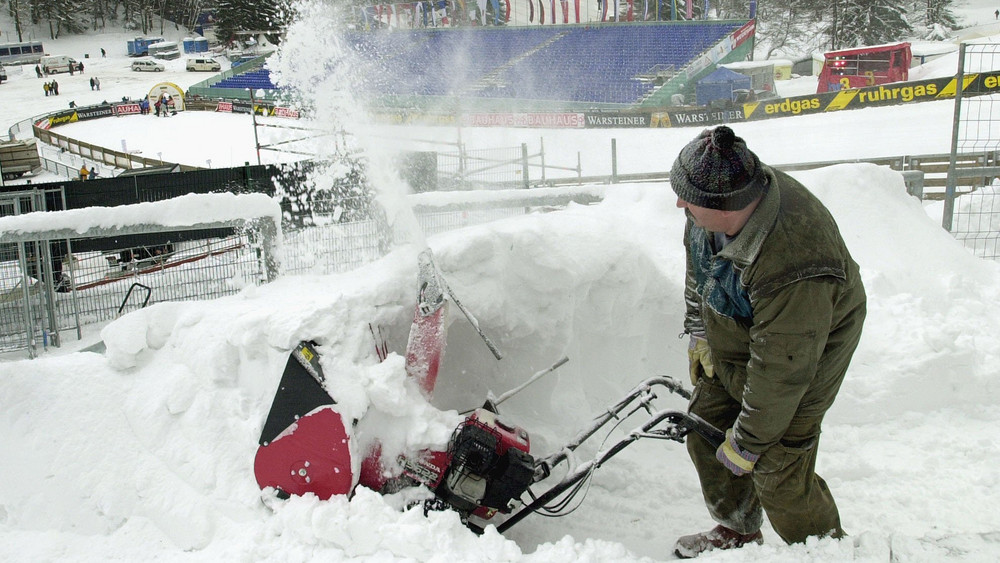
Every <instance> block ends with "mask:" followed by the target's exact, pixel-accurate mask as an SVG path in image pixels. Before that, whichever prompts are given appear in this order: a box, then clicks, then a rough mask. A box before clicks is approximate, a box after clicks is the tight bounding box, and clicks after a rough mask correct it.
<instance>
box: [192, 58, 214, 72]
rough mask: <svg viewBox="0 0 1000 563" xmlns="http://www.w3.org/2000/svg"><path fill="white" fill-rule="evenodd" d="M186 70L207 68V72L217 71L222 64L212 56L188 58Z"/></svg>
mask: <svg viewBox="0 0 1000 563" xmlns="http://www.w3.org/2000/svg"><path fill="white" fill-rule="evenodd" d="M187 69H188V70H207V71H209V72H218V71H220V70H222V65H221V64H219V61H217V60H215V59H213V58H210V57H209V58H204V59H188V60H187Z"/></svg>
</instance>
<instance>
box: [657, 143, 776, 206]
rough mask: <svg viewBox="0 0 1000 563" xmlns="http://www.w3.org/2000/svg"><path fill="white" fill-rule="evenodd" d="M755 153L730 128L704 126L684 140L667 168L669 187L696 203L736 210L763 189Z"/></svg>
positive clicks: (764, 187) (680, 196)
mask: <svg viewBox="0 0 1000 563" xmlns="http://www.w3.org/2000/svg"><path fill="white" fill-rule="evenodd" d="M767 185H768V180H767V175H766V174H765V173H764V169H763V167H762V166H761V164H760V159H758V158H757V155H755V154H754V153H753V151H751V150H750V149H748V148H747V145H746V142H744V141H743V139H741V138H739V137H737V136H736V133H734V132H733V130H732V129H730V128H729V127H726V126H725V125H721V126H719V127H716V128H715V129H706V130H704V131H702V132H701V134H699V135H698V136H697V137H695V139H694V140H693V141H691V142H690V143H688V144H687V146H685V147H684V148H683V149H681V153H680V154H679V155H678V156H677V160H675V161H674V166H673V168H671V169H670V187H672V188H673V189H674V193H676V194H677V197H679V198H680V199H682V200H684V201H686V202H688V203H690V204H692V205H697V206H698V207H706V208H708V209H718V210H721V211H736V210H739V209H743V208H745V207H746V206H748V205H750V204H751V203H752V202H753V201H754V200H755V199H757V198H758V197H760V196H761V195H763V194H764V192H765V191H767Z"/></svg>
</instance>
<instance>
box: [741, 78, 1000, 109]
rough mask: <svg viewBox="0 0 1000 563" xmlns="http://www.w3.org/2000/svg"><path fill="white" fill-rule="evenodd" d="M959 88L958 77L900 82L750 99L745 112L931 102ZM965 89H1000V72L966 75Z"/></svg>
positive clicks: (988, 91) (971, 93) (971, 91)
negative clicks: (786, 96) (788, 96)
mask: <svg viewBox="0 0 1000 563" xmlns="http://www.w3.org/2000/svg"><path fill="white" fill-rule="evenodd" d="M957 87H958V83H957V81H956V79H955V78H954V77H945V78H933V79H930V80H917V81H913V82H896V83H892V84H881V85H879V86H868V87H866V88H851V89H849V90H840V91H839V92H824V93H822V94H812V95H806V96H795V97H793V98H783V99H777V100H764V101H759V102H750V103H746V104H743V113H744V114H745V119H746V120H747V121H754V120H758V119H768V118H771V117H787V116H789V115H800V114H808V113H824V112H831V111H840V110H845V109H861V108H866V107H876V106H889V105H895V104H905V103H911V102H929V101H933V100H941V99H948V98H954V97H955V92H956V91H957ZM962 92H963V93H962V95H963V96H978V95H982V94H994V93H997V92H1000V72H990V73H979V74H968V75H966V76H965V77H964V80H963V81H962Z"/></svg>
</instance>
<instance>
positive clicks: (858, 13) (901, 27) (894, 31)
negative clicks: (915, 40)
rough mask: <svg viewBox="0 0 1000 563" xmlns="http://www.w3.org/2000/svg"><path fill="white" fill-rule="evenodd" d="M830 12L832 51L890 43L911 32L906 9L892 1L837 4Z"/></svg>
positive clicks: (842, 1)
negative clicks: (831, 14)
mask: <svg viewBox="0 0 1000 563" xmlns="http://www.w3.org/2000/svg"><path fill="white" fill-rule="evenodd" d="M832 8H833V19H832V21H831V24H830V28H829V29H830V37H831V38H832V46H833V48H834V49H846V48H850V47H859V46H862V45H878V44H881V43H891V42H893V41H899V40H900V39H902V38H904V37H906V36H908V35H909V34H911V33H912V32H913V28H912V27H911V26H910V23H909V22H908V21H907V19H906V8H905V7H904V6H903V3H902V2H899V1H896V0H838V1H835V2H833V5H832Z"/></svg>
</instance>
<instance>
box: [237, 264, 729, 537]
mask: <svg viewBox="0 0 1000 563" xmlns="http://www.w3.org/2000/svg"><path fill="white" fill-rule="evenodd" d="M419 264H420V275H419V278H420V279H419V290H418V300H417V306H416V308H415V312H414V320H413V324H412V325H411V328H410V335H409V339H408V342H407V350H406V371H407V374H408V375H409V376H411V377H414V378H416V380H417V382H418V383H419V384H420V385H421V388H422V389H423V391H424V392H425V393H426V394H427V395H430V393H431V391H432V390H433V387H434V382H435V380H436V378H437V371H438V366H439V362H440V359H441V355H442V353H443V350H444V320H445V315H446V313H447V305H448V302H449V300H450V301H451V302H452V303H455V305H456V306H457V307H458V308H459V309H460V310H461V311H462V312H463V313H464V314H465V316H466V317H467V318H468V319H469V322H470V323H471V324H472V325H473V327H474V328H475V330H476V331H477V332H478V333H479V334H480V336H482V338H483V340H484V341H485V342H486V343H487V346H488V347H489V348H490V350H491V351H492V352H493V354H494V356H495V357H496V358H497V359H498V360H499V359H500V358H501V354H500V352H499V350H498V349H497V347H496V346H495V345H494V344H493V343H492V342H491V341H490V340H489V338H487V337H486V335H485V334H484V333H483V332H482V330H481V329H480V328H479V323H478V322H477V321H476V319H475V317H473V316H472V314H471V313H470V312H469V311H468V310H467V309H466V308H465V307H464V306H463V305H462V304H461V302H459V301H458V300H457V299H456V298H455V295H454V293H453V292H452V291H451V288H450V287H448V285H447V283H446V282H445V281H444V279H443V277H442V276H441V274H440V272H439V271H438V270H437V267H436V266H435V264H434V261H433V257H432V255H431V253H430V250H425V251H424V252H422V253H421V254H420V256H419ZM373 334H374V331H373ZM315 346H316V345H315V343H312V342H302V343H300V344H299V346H298V347H297V348H296V349H295V350H294V351H293V352H292V354H291V357H290V358H289V360H288V363H287V364H286V366H285V371H284V373H283V374H282V377H281V381H280V382H279V384H278V391H277V393H276V394H275V397H274V401H273V402H272V404H271V410H270V412H269V413H268V416H267V419H266V420H265V422H264V428H263V431H262V432H261V436H260V440H259V443H260V447H259V448H258V450H257V456H256V458H255V460H254V473H255V475H256V478H257V483H258V484H259V485H260V487H261V488H262V489H264V490H265V493H264V498H265V499H270V498H274V497H277V498H288V497H289V496H290V495H305V494H308V493H312V494H315V495H316V496H317V497H319V498H321V499H327V498H329V497H331V496H333V495H337V494H350V493H351V491H352V487H353V472H352V465H351V453H350V439H351V429H352V426H353V425H351V424H345V423H344V421H343V419H341V417H340V415H339V414H338V413H337V412H336V410H334V408H333V405H335V404H336V402H335V401H334V399H333V398H332V397H331V395H330V393H328V392H327V390H326V389H325V388H324V381H325V379H324V377H323V370H322V368H321V367H320V364H319V355H318V353H317V351H316V348H315ZM377 348H378V350H379V358H380V359H384V358H385V353H386V349H385V346H384V345H381V346H378V347H377ZM566 361H568V360H567V359H566V358H563V359H561V360H560V361H558V362H556V363H555V364H554V365H553V366H552V367H550V368H548V369H545V370H543V371H540V372H538V373H536V374H534V375H533V376H532V377H531V378H529V379H528V381H527V382H525V383H524V384H522V385H520V386H519V387H517V388H516V389H512V390H510V391H508V392H506V393H504V394H503V395H501V396H500V397H496V398H494V397H492V396H491V397H489V398H488V399H487V400H486V402H485V404H484V405H483V406H482V407H480V408H477V409H475V410H473V411H472V412H471V413H469V414H468V415H467V416H466V418H465V420H464V421H463V422H462V423H461V424H459V426H458V428H456V429H455V431H454V433H453V434H452V437H451V439H450V440H449V442H448V446H447V449H445V450H444V451H421V452H419V453H417V454H416V455H413V456H409V457H404V458H402V459H399V460H397V461H398V467H397V469H396V471H394V472H387V471H386V468H385V467H384V464H383V461H382V460H381V456H380V452H379V450H378V448H375V449H374V451H372V452H370V453H369V454H368V456H367V457H366V458H365V460H364V461H363V462H362V464H361V466H362V469H361V474H360V475H359V478H358V483H359V484H360V485H362V486H365V487H368V488H370V489H373V490H376V491H379V492H382V493H385V494H388V493H394V492H398V491H400V490H402V489H404V488H408V487H418V486H424V487H426V488H427V489H429V490H430V491H432V492H433V494H434V499H433V500H429V501H425V509H427V510H429V509H450V510H455V511H457V512H458V513H459V514H460V515H461V516H462V519H463V521H465V522H466V523H467V525H468V526H469V527H470V528H472V529H475V530H481V529H482V526H483V525H485V523H486V521H487V520H490V519H491V518H493V517H494V516H495V515H496V514H497V513H498V512H499V513H501V514H505V515H508V516H507V517H506V518H505V519H504V520H503V521H502V522H500V523H499V524H497V530H498V531H500V532H503V531H505V530H507V529H508V528H510V527H511V526H513V525H514V524H516V523H517V522H520V521H521V520H522V519H524V518H525V517H526V516H528V515H529V514H532V513H535V512H538V513H544V514H546V515H549V516H558V515H562V514H564V513H567V512H569V511H570V510H571V509H568V508H567V507H568V506H569V505H570V503H571V501H572V500H573V499H574V498H575V497H576V496H577V495H578V494H579V493H580V491H581V490H582V489H583V486H584V484H585V483H586V481H587V480H588V479H589V478H590V477H591V476H592V475H593V473H594V471H595V470H596V469H597V468H598V467H600V466H601V465H602V464H603V463H604V462H606V461H607V460H609V459H611V458H612V457H614V456H615V455H617V454H618V453H619V452H621V451H622V450H623V449H625V448H626V447H627V446H628V445H630V444H632V443H633V442H635V441H637V440H639V439H641V438H654V439H661V440H674V441H677V442H683V441H684V439H685V437H686V436H687V435H688V434H690V433H691V432H695V433H697V434H699V435H700V436H702V437H704V438H705V439H707V440H708V441H709V442H711V443H712V444H714V445H716V446H718V445H719V444H721V443H722V441H723V440H724V438H725V436H724V434H723V432H722V431H720V430H719V429H717V428H715V427H713V426H711V425H710V424H708V423H707V422H705V421H704V420H702V419H700V418H698V417H697V416H695V415H692V414H689V413H686V412H682V411H677V410H660V409H658V408H656V407H655V405H654V402H655V401H656V400H657V399H659V398H661V397H659V395H658V392H660V391H667V392H668V394H676V395H679V396H680V397H683V398H685V399H688V398H690V394H689V393H688V392H687V391H686V390H685V389H684V388H683V387H682V386H681V385H680V383H678V382H677V381H675V380H674V379H672V378H670V377H666V376H658V377H652V378H649V379H647V380H645V381H643V382H642V383H640V384H639V385H637V386H636V387H635V388H633V389H632V390H631V391H630V392H629V393H628V394H626V395H625V397H624V398H622V399H621V400H620V401H618V402H617V403H615V404H613V405H610V406H608V408H606V409H605V410H603V411H601V414H600V415H598V416H597V417H595V418H594V420H593V421H592V423H591V424H590V426H588V427H587V428H585V429H583V430H582V431H580V432H579V433H578V434H577V435H576V436H575V437H574V438H573V439H572V440H571V441H570V442H569V443H568V444H566V445H565V446H563V447H562V448H560V449H559V450H558V451H556V452H555V453H553V454H551V455H548V456H545V457H534V456H533V455H532V454H531V451H530V450H531V448H530V437H529V435H528V432H527V431H525V430H524V429H523V428H521V427H519V426H516V425H513V424H510V423H508V422H507V421H505V420H504V419H503V418H502V417H501V416H500V414H499V409H498V406H499V405H500V404H501V403H502V402H503V401H505V400H507V399H508V398H510V397H511V396H513V395H514V394H516V393H518V392H520V391H521V390H523V389H524V388H525V387H527V386H528V385H530V384H531V383H533V382H534V381H536V380H538V379H539V378H540V377H542V376H544V375H545V374H547V373H550V372H552V371H554V370H555V369H557V368H558V367H559V366H561V365H562V364H563V363H565V362H566ZM640 412H641V413H642V414H644V415H645V416H646V419H645V421H644V422H642V423H641V424H640V425H639V426H638V427H636V428H635V429H633V430H632V431H630V432H629V433H628V434H627V435H626V436H625V437H624V438H621V439H619V440H618V441H617V442H615V443H613V444H612V445H611V446H610V447H607V448H604V449H602V450H600V451H599V452H598V453H597V454H596V455H595V457H594V458H592V459H590V460H589V461H586V462H584V463H575V460H571V456H572V455H573V453H574V452H575V451H576V450H577V448H579V447H580V446H581V445H583V444H584V443H585V442H586V441H587V440H588V439H590V438H591V437H592V436H594V435H595V434H597V433H598V432H599V431H600V430H601V429H602V428H604V427H605V426H606V425H607V424H609V423H611V422H612V421H615V424H614V426H615V427H618V426H621V425H622V424H623V423H624V422H625V421H626V420H627V419H629V417H631V416H633V415H636V414H637V413H640ZM571 461H573V462H574V463H571ZM562 466H565V467H566V469H565V474H563V475H562V476H561V477H555V476H554V473H555V472H556V471H557V468H559V467H562ZM387 473H392V474H393V476H391V477H386V475H387ZM553 481H554V482H553Z"/></svg>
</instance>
